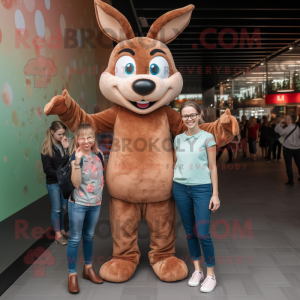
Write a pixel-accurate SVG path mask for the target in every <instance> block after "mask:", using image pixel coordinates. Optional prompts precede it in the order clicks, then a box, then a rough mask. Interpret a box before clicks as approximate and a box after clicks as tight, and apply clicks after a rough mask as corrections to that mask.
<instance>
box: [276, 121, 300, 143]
mask: <svg viewBox="0 0 300 300" xmlns="http://www.w3.org/2000/svg"><path fill="white" fill-rule="evenodd" d="M296 128H297V125H295V128H294V129H293V130H292V131H291V132H290V133H289V134H288V135H286V136H284V135H283V136H281V137H280V138H279V139H278V141H279V142H280V143H281V144H282V145H283V144H284V142H285V140H286V139H287V138H288V137H289V136H290V135H291V134H292V133H293V132H294V131H295V130H296Z"/></svg>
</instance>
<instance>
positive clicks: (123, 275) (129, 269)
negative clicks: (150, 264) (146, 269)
mask: <svg viewBox="0 0 300 300" xmlns="http://www.w3.org/2000/svg"><path fill="white" fill-rule="evenodd" d="M135 269H136V264H134V263H133V262H131V261H128V260H123V259H116V258H113V259H112V260H110V261H108V262H106V263H105V264H104V265H103V266H102V267H101V269H100V271H99V274H100V277H101V278H102V279H104V280H106V281H111V282H124V281H127V280H128V279H130V278H131V277H132V275H133V273H134V271H135Z"/></svg>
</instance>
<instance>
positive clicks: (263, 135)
mask: <svg viewBox="0 0 300 300" xmlns="http://www.w3.org/2000/svg"><path fill="white" fill-rule="evenodd" d="M270 131H271V128H270V127H269V126H266V125H265V124H264V123H262V124H261V127H260V139H261V140H267V139H268V138H269V135H270Z"/></svg>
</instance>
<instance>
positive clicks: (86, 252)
mask: <svg viewBox="0 0 300 300" xmlns="http://www.w3.org/2000/svg"><path fill="white" fill-rule="evenodd" d="M100 208H101V205H96V206H85V205H81V204H76V203H74V202H71V201H69V209H68V212H69V227H70V231H69V240H68V245H67V259H68V270H69V273H76V272H77V254H78V246H79V243H80V241H81V237H83V241H82V249H83V256H84V264H85V265H90V264H92V260H93V237H94V231H95V227H96V224H97V222H98V218H99V214H100Z"/></svg>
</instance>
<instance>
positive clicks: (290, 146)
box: [275, 115, 300, 186]
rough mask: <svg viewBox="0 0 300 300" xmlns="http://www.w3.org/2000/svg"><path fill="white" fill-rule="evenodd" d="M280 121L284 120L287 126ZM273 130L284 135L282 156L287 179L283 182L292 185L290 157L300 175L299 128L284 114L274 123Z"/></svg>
mask: <svg viewBox="0 0 300 300" xmlns="http://www.w3.org/2000/svg"><path fill="white" fill-rule="evenodd" d="M282 122H285V123H286V125H287V126H286V127H284V128H283V127H282V125H283V124H282ZM275 132H277V133H279V134H280V136H283V137H284V142H283V157H284V161H285V165H286V172H287V176H288V179H289V181H288V182H286V183H285V184H286V185H290V186H293V185H294V181H293V168H292V158H294V161H295V164H296V166H297V168H298V172H299V176H300V129H299V127H298V126H297V125H296V124H293V121H292V117H291V116H290V115H286V116H285V117H283V118H282V120H281V122H280V123H278V124H277V125H276V127H275ZM298 180H299V181H300V177H299V178H298Z"/></svg>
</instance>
